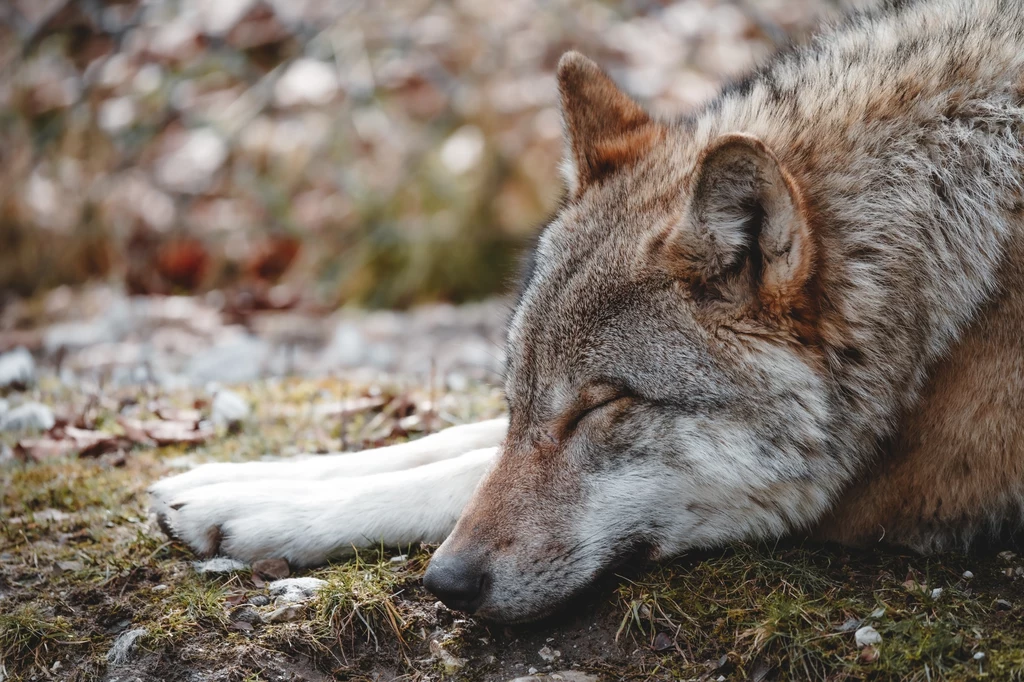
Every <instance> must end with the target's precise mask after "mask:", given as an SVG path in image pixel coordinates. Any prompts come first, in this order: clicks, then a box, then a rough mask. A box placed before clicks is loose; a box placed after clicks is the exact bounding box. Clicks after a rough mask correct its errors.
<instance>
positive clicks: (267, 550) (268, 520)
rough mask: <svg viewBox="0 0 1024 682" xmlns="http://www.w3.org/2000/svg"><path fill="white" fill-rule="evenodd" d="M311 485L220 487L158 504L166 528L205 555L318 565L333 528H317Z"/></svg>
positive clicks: (317, 498) (317, 502) (327, 552)
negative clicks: (270, 559) (273, 559)
mask: <svg viewBox="0 0 1024 682" xmlns="http://www.w3.org/2000/svg"><path fill="white" fill-rule="evenodd" d="M310 487H311V486H310V485H309V484H298V485H296V484H289V483H282V482H275V483H263V482H261V483H255V484H254V483H218V484H214V485H208V486H202V487H198V488H191V489H187V490H184V491H182V492H179V493H177V494H176V495H174V496H168V497H163V496H162V494H161V498H160V502H159V503H158V504H157V505H154V506H155V508H156V511H157V514H158V520H159V523H160V526H161V528H163V530H164V532H165V533H167V534H168V535H170V536H172V537H175V538H177V539H179V540H181V541H182V542H184V543H186V544H187V545H188V546H189V547H191V548H192V549H193V550H194V551H195V552H196V553H197V554H199V555H201V556H215V555H224V556H229V557H231V558H233V559H238V560H239V561H245V562H250V563H251V562H253V561H257V560H259V559H267V558H283V559H287V560H288V563H289V564H291V565H292V566H313V565H318V564H322V563H324V562H326V561H327V559H328V558H330V556H331V554H332V550H333V544H334V543H333V542H331V538H330V533H331V532H332V530H334V529H331V528H330V527H326V528H325V527H324V524H323V523H318V519H317V516H318V515H320V514H321V513H322V511H323V508H324V503H323V502H324V501H323V498H322V496H321V495H317V494H311V492H312V491H311V490H309V488H310Z"/></svg>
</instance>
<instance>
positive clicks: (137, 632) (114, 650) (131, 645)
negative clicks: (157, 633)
mask: <svg viewBox="0 0 1024 682" xmlns="http://www.w3.org/2000/svg"><path fill="white" fill-rule="evenodd" d="M148 634H149V630H147V629H146V628H135V629H133V630H127V631H125V632H122V633H121V634H120V635H118V637H117V639H115V640H114V643H113V645H111V647H110V651H108V652H107V662H108V663H110V664H111V665H123V664H125V663H127V662H128V661H129V659H131V656H132V652H133V651H134V649H135V644H136V642H138V641H139V639H140V638H142V637H145V636H146V635H148Z"/></svg>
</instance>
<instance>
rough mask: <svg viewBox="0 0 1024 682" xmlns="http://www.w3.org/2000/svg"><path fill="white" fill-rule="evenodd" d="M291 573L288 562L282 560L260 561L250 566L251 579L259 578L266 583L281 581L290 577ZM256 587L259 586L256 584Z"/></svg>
mask: <svg viewBox="0 0 1024 682" xmlns="http://www.w3.org/2000/svg"><path fill="white" fill-rule="evenodd" d="M291 573H292V572H291V569H290V568H289V567H288V562H287V561H285V560H284V559H260V560H259V561H257V562H256V563H254V564H253V565H252V574H253V578H254V579H255V578H259V579H260V580H264V581H267V582H270V581H272V580H282V579H284V578H287V577H288V576H289V575H291ZM257 586H259V583H257Z"/></svg>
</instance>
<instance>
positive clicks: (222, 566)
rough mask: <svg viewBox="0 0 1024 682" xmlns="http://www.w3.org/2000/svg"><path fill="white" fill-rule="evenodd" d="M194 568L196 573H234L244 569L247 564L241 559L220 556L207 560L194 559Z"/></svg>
mask: <svg viewBox="0 0 1024 682" xmlns="http://www.w3.org/2000/svg"><path fill="white" fill-rule="evenodd" d="M192 568H194V569H195V570H196V573H232V572H233V571H241V570H244V569H245V568H246V565H245V564H243V563H242V562H241V561H235V560H234V559H229V558H227V557H223V556H219V557H214V558H213V559H207V560H206V561H193V562H192Z"/></svg>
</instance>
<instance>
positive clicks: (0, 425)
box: [0, 403, 56, 431]
mask: <svg viewBox="0 0 1024 682" xmlns="http://www.w3.org/2000/svg"><path fill="white" fill-rule="evenodd" d="M55 423H56V420H55V419H54V417H53V410H51V409H50V408H49V407H47V406H46V405H43V404H42V403H25V404H24V405H19V406H18V407H15V408H14V409H12V410H10V411H9V412H7V413H6V414H5V415H3V417H2V418H0V431H49V430H50V429H52V428H53V425H54V424H55Z"/></svg>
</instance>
